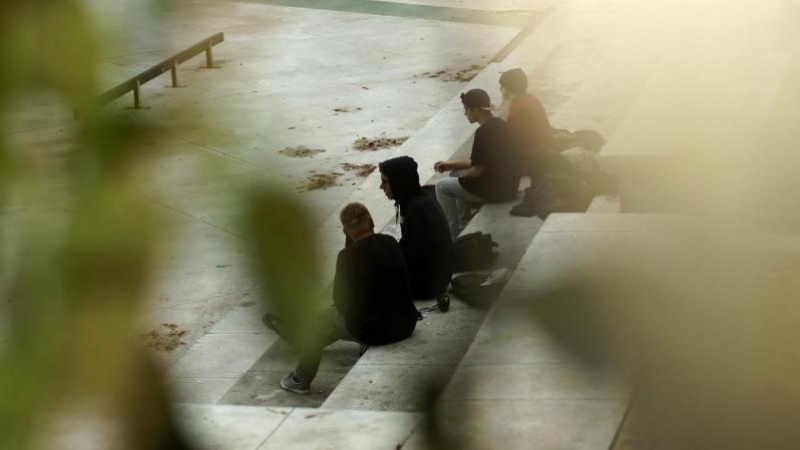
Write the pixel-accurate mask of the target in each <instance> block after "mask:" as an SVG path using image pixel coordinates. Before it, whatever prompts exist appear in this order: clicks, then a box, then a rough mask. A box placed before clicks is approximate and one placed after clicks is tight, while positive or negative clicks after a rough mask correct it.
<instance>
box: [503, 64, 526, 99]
mask: <svg viewBox="0 0 800 450" xmlns="http://www.w3.org/2000/svg"><path fill="white" fill-rule="evenodd" d="M500 86H503V87H504V88H506V89H508V90H509V91H511V93H512V94H514V95H522V94H524V93H525V92H527V91H528V77H527V76H526V75H525V72H523V71H522V69H520V68H519V67H517V68H515V69H511V70H507V71H505V72H503V74H502V75H500Z"/></svg>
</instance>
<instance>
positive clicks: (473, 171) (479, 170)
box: [461, 164, 483, 178]
mask: <svg viewBox="0 0 800 450" xmlns="http://www.w3.org/2000/svg"><path fill="white" fill-rule="evenodd" d="M481 175H483V166H481V165H478V164H476V165H474V166H472V167H470V168H469V169H467V171H466V172H463V173H462V174H461V178H477V177H479V176H481Z"/></svg>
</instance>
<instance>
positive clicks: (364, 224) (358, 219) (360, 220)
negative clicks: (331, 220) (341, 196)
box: [339, 202, 373, 236]
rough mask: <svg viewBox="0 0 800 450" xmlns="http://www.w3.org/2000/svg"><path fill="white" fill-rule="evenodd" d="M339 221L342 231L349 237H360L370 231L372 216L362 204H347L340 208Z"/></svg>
mask: <svg viewBox="0 0 800 450" xmlns="http://www.w3.org/2000/svg"><path fill="white" fill-rule="evenodd" d="M339 220H341V221H342V227H344V231H345V233H347V234H350V235H356V236H360V235H362V234H364V233H366V232H368V231H372V228H373V224H372V216H371V215H370V213H369V210H368V209H367V207H366V206H364V205H363V204H362V203H358V202H354V203H349V204H348V205H347V206H345V207H344V208H342V212H341V213H339Z"/></svg>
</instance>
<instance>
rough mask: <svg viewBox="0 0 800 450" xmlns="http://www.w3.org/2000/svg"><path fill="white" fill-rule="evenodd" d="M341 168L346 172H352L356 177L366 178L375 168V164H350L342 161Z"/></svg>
mask: <svg viewBox="0 0 800 450" xmlns="http://www.w3.org/2000/svg"><path fill="white" fill-rule="evenodd" d="M342 168H343V169H344V170H346V171H348V172H354V173H355V174H356V176H357V177H361V178H366V177H368V176H369V174H371V173H372V172H374V171H375V169H376V168H377V167H376V166H375V164H351V163H344V164H342Z"/></svg>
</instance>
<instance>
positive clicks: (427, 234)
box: [378, 156, 453, 300]
mask: <svg viewBox="0 0 800 450" xmlns="http://www.w3.org/2000/svg"><path fill="white" fill-rule="evenodd" d="M378 168H379V170H380V172H381V185H380V187H381V190H383V193H384V194H386V197H387V198H388V199H389V200H394V202H395V203H394V204H395V208H396V210H397V215H396V220H399V221H400V231H401V233H402V237H401V239H400V249H401V250H402V252H403V257H404V258H405V261H406V266H407V267H408V277H409V281H410V282H411V298H412V299H414V300H423V299H432V298H436V297H438V296H441V295H443V294H444V293H445V292H446V291H447V287H448V286H449V285H450V278H451V277H452V275H453V242H452V240H451V239H450V229H449V226H448V224H447V218H445V216H444V212H442V208H441V206H439V204H438V203H436V199H434V198H433V196H432V195H431V194H428V193H426V192H425V191H424V190H423V189H422V187H421V186H420V184H419V174H418V173H417V163H416V161H414V159H413V158H411V157H408V156H399V157H397V158H392V159H388V160H386V161H384V162H382V163H381V164H379V165H378Z"/></svg>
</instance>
